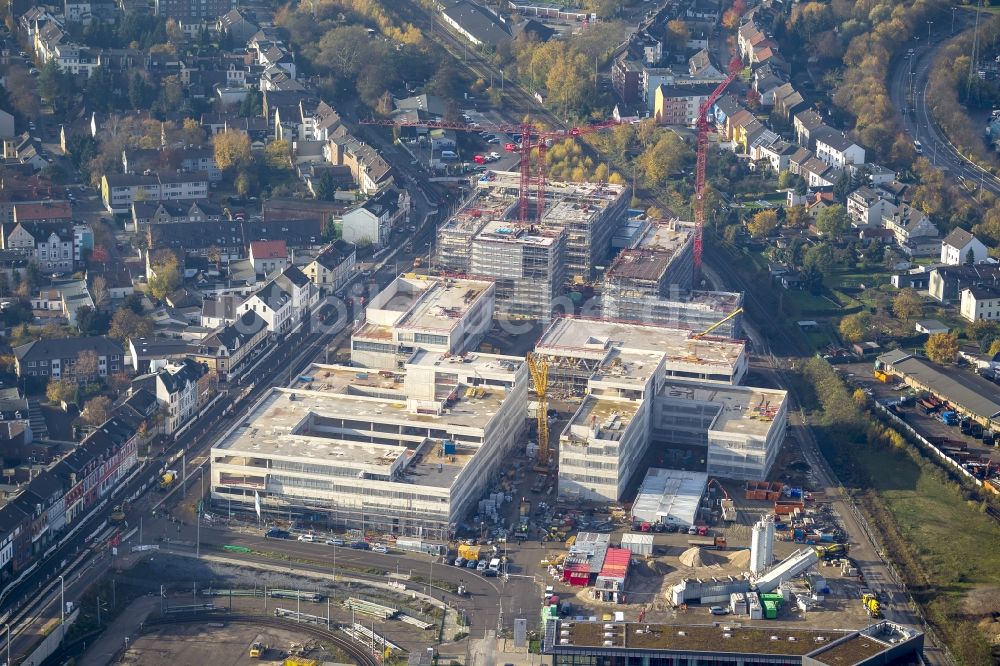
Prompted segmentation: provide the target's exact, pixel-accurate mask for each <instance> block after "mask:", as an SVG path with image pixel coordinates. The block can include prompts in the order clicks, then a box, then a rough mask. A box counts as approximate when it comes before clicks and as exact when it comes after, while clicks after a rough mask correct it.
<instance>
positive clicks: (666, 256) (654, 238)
mask: <svg viewBox="0 0 1000 666" xmlns="http://www.w3.org/2000/svg"><path fill="white" fill-rule="evenodd" d="M644 227H645V228H644V229H643V230H642V231H641V232H640V233H639V234H638V235H637V236H636V239H635V242H634V243H633V245H632V247H631V248H628V249H626V250H623V251H622V252H621V253H620V254H619V255H618V257H617V258H615V260H614V261H613V262H612V264H611V266H610V267H609V268H608V270H607V272H606V273H605V275H604V289H603V292H604V307H606V308H610V309H612V310H617V309H618V305H617V303H618V300H619V299H627V298H628V297H630V296H637V295H653V296H666V295H668V294H670V293H676V292H677V291H687V290H689V289H691V275H692V267H693V266H694V254H693V247H694V224H692V223H690V222H682V221H680V220H670V221H669V222H652V221H646V222H644ZM610 316H617V315H610Z"/></svg>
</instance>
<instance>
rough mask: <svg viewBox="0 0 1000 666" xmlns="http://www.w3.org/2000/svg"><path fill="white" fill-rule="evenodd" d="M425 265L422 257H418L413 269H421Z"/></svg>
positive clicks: (414, 261)
mask: <svg viewBox="0 0 1000 666" xmlns="http://www.w3.org/2000/svg"><path fill="white" fill-rule="evenodd" d="M423 265H424V260H423V259H421V258H420V257H417V258H416V259H414V260H413V267H414V268H420V267H421V266H423Z"/></svg>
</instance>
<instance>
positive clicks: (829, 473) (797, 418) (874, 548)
mask: <svg viewBox="0 0 1000 666" xmlns="http://www.w3.org/2000/svg"><path fill="white" fill-rule="evenodd" d="M705 274H706V276H707V277H708V278H709V279H711V281H712V282H713V284H714V286H715V288H717V289H723V288H728V289H731V290H732V289H737V290H741V291H743V292H744V293H745V294H746V296H745V298H746V301H747V310H748V314H749V313H753V314H756V315H757V316H762V315H764V314H765V313H766V312H767V309H766V307H765V306H764V305H763V304H762V303H760V302H759V301H758V300H757V299H756V297H755V296H754V293H753V292H752V291H751V290H750V288H749V286H748V285H747V284H746V283H745V282H744V281H743V279H742V276H741V275H740V273H739V272H738V271H736V270H735V269H734V268H733V267H732V265H731V264H730V263H729V262H727V261H726V260H725V259H724V257H723V256H722V255H721V254H720V253H719V251H718V250H713V248H712V247H711V246H709V247H708V253H707V256H706V267H705ZM744 328H745V330H746V331H747V334H748V337H750V339H751V342H752V343H753V347H754V350H755V354H754V355H753V358H752V361H751V369H752V371H753V372H755V373H756V374H758V375H761V376H764V377H767V378H769V379H770V382H771V383H772V384H774V385H775V386H778V387H781V388H784V389H786V390H788V414H789V421H788V434H789V435H790V436H791V437H793V438H794V439H795V440H796V441H797V442H798V443H799V446H800V449H801V451H802V454H803V456H804V457H805V459H806V461H807V462H808V463H809V465H810V467H811V468H812V470H813V472H814V474H815V476H816V480H817V482H818V484H819V485H820V486H821V487H820V488H818V489H819V490H822V491H823V492H825V494H826V497H827V498H828V499H829V501H830V504H831V506H832V508H833V510H834V511H835V512H836V514H837V515H838V516H839V517H840V520H841V522H842V524H843V528H844V532H845V533H846V534H847V537H848V542H849V544H850V553H851V558H852V559H854V560H855V561H856V562H857V565H858V569H859V570H860V571H861V573H862V574H863V575H864V577H865V582H866V584H867V585H868V587H870V588H871V589H873V590H876V591H877V592H878V593H879V594H880V596H881V598H882V599H884V600H885V602H886V603H884V606H883V613H884V615H885V617H886V618H887V619H889V620H892V621H893V622H898V623H900V624H905V625H909V626H913V627H923V626H924V623H923V621H922V620H921V619H920V617H918V616H917V615H916V613H914V612H913V611H912V610H911V608H910V605H909V596H908V594H907V592H906V588H905V586H904V585H903V584H902V582H901V581H900V580H899V579H898V578H897V576H896V574H895V572H894V571H893V569H892V567H891V566H890V565H889V564H888V562H887V561H886V559H885V557H884V556H883V554H882V552H881V551H880V549H879V545H878V542H877V540H876V538H875V536H874V532H873V531H872V530H871V529H870V528H869V526H868V525H867V523H866V522H865V519H864V517H863V516H862V515H861V514H860V512H858V510H857V508H856V507H855V506H854V503H853V502H852V501H851V499H850V497H849V496H848V495H847V494H846V491H845V490H844V488H843V486H841V485H840V482H839V481H838V480H837V477H836V474H834V472H833V470H831V469H830V467H829V465H828V464H827V462H826V460H825V459H824V458H823V455H822V453H821V452H820V449H819V444H818V443H817V441H816V436H815V433H814V432H813V430H812V428H811V427H810V426H809V424H808V421H807V420H806V418H805V414H804V412H803V411H802V408H801V406H800V405H799V403H798V399H797V396H796V395H795V393H794V391H793V389H792V387H791V385H790V384H789V383H788V382H787V381H786V380H785V377H784V368H786V367H790V366H791V365H792V364H794V363H796V362H800V361H802V360H804V359H806V358H808V357H810V356H811V355H812V354H811V352H810V350H809V349H807V348H806V347H805V346H804V345H803V343H802V341H801V340H799V339H797V338H795V337H794V336H791V335H789V334H788V333H787V332H786V331H785V330H784V329H782V328H781V327H775V329H774V330H775V331H776V332H777V333H776V335H777V338H778V339H767V338H764V337H763V336H762V335H760V334H759V333H757V331H756V328H755V327H754V326H753V323H752V322H748V323H747V324H746V325H745V326H744ZM772 349H773V350H774V351H772ZM924 655H925V660H926V661H927V663H929V664H932V665H933V666H946V665H950V664H951V661H950V659H949V658H948V656H947V654H946V653H945V651H944V650H943V649H942V648H940V647H938V646H936V645H934V643H933V641H932V640H931V638H930V637H929V636H928V637H927V638H926V642H925V646H924Z"/></svg>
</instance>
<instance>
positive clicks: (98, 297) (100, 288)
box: [90, 275, 111, 308]
mask: <svg viewBox="0 0 1000 666" xmlns="http://www.w3.org/2000/svg"><path fill="white" fill-rule="evenodd" d="M90 296H91V298H93V299H94V305H95V306H96V307H97V308H103V307H104V306H105V305H107V304H108V300H109V299H110V297H111V296H110V292H109V291H108V281H107V280H105V279H104V277H103V276H101V275H98V276H97V277H95V278H94V280H93V282H91V284H90Z"/></svg>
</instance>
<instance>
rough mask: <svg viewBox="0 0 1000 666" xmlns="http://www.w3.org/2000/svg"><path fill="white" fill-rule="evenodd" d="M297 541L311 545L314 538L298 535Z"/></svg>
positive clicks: (308, 535) (307, 535)
mask: <svg viewBox="0 0 1000 666" xmlns="http://www.w3.org/2000/svg"><path fill="white" fill-rule="evenodd" d="M299 541H304V542H306V543H312V542H314V541H316V537H314V536H313V535H312V534H300V535H299Z"/></svg>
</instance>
